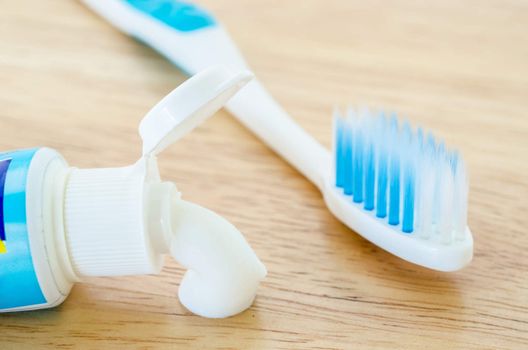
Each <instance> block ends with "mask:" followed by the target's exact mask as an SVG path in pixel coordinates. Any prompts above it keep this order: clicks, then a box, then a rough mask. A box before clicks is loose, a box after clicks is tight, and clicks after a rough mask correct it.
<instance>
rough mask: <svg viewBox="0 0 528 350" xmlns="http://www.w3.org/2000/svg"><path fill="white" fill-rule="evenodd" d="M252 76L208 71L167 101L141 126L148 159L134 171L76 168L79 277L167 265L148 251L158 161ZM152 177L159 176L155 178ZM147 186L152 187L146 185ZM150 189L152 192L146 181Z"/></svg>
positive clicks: (73, 206) (74, 243)
mask: <svg viewBox="0 0 528 350" xmlns="http://www.w3.org/2000/svg"><path fill="white" fill-rule="evenodd" d="M251 77H252V75H251V73H249V72H232V71H230V70H228V69H226V68H223V67H214V68H210V69H208V70H206V71H203V72H201V73H199V74H197V75H195V76H193V77H192V78H190V79H188V80H187V81H185V82H184V83H183V84H181V85H180V86H179V87H177V88H176V89H175V90H174V91H172V92H171V93H170V94H168V95H167V96H166V97H165V98H163V99H162V100H161V101H160V102H159V103H158V104H157V105H156V106H154V108H152V109H151V110H150V111H149V112H148V114H147V115H146V116H145V118H144V119H143V120H142V122H141V124H140V127H139V133H140V135H141V137H142V139H143V157H142V158H141V159H140V160H139V161H138V162H137V163H136V164H134V165H132V166H128V167H122V168H107V169H75V168H73V169H71V172H70V174H69V179H68V182H67V185H66V191H65V202H64V225H65V233H66V241H67V245H68V250H69V253H70V254H69V255H70V260H71V264H72V267H73V269H74V271H75V272H76V274H77V275H78V276H110V275H113V276H115V275H130V274H145V273H155V272H157V271H159V269H160V268H161V258H160V255H159V254H158V253H159V252H156V251H155V249H153V248H152V247H151V246H150V245H151V244H150V241H149V237H148V232H147V231H148V223H147V222H146V221H147V219H146V216H147V215H146V212H147V209H148V208H146V207H147V205H148V204H147V203H148V193H149V188H150V187H149V186H150V185H152V181H154V182H158V183H159V178H158V177H157V166H156V162H155V157H152V156H155V155H157V154H158V153H159V152H161V151H162V150H163V149H164V148H166V147H167V146H168V145H170V144H171V143H173V142H174V141H176V140H178V139H179V138H181V137H182V136H184V135H185V134H186V133H188V132H190V131H191V130H192V129H193V128H194V127H196V126H197V125H198V124H200V123H201V122H203V121H204V120H205V119H206V118H207V117H209V116H211V115H213V114H214V113H215V112H216V111H217V110H218V109H220V108H221V107H222V106H223V105H224V103H225V102H226V101H227V100H228V99H229V98H230V97H231V96H232V95H234V94H235V93H236V92H237V91H238V90H239V89H240V88H241V87H242V86H243V85H244V84H246V83H247V82H248V81H249V80H250V79H251ZM150 172H156V174H154V176H149V175H151V174H150ZM147 179H148V180H147ZM146 181H149V184H148V186H147V182H146Z"/></svg>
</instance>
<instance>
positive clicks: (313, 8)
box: [0, 0, 528, 349]
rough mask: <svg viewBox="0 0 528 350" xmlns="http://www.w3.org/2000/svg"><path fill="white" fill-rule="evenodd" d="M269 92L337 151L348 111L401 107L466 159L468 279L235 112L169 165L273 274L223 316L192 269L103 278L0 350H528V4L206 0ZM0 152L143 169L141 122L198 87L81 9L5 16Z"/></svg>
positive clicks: (186, 144)
mask: <svg viewBox="0 0 528 350" xmlns="http://www.w3.org/2000/svg"><path fill="white" fill-rule="evenodd" d="M201 3H202V4H203V5H205V6H207V7H208V8H209V9H210V10H212V12H214V13H215V14H216V15H217V16H218V17H219V18H220V20H221V21H222V22H223V23H224V24H225V25H226V27H227V28H228V29H229V31H230V32H231V34H232V36H233V37H234V39H235V41H236V42H237V43H238V44H239V47H240V48H241V50H242V51H243V52H244V54H245V55H246V57H247V59H248V61H249V62H251V65H252V67H253V68H254V70H255V71H256V73H257V74H258V75H259V76H260V78H261V79H262V80H263V82H264V83H265V84H266V85H267V86H268V87H269V90H270V91H271V92H272V93H273V95H275V96H276V97H277V99H278V100H279V101H280V102H281V103H282V104H283V105H284V106H285V108H286V109H287V110H288V111H290V112H291V113H292V115H293V116H295V119H296V120H297V121H298V122H299V123H300V124H301V125H302V126H303V127H305V128H306V129H307V130H308V131H309V132H310V133H311V134H313V135H314V136H315V137H316V138H317V139H318V140H319V141H321V142H322V143H323V144H325V145H329V142H330V133H331V130H330V124H331V110H332V108H333V106H334V105H336V104H338V105H344V104H352V105H361V104H368V105H371V106H383V107H385V108H387V109H390V110H394V111H397V112H399V113H400V114H401V115H404V116H407V117H408V118H409V119H410V120H411V122H413V123H414V124H420V125H422V126H424V127H426V128H430V129H433V130H434V131H435V133H436V134H438V135H440V136H442V137H444V138H445V139H446V141H447V143H448V144H450V145H453V146H456V147H458V148H460V149H461V151H462V153H463V154H464V156H465V158H466V160H467V163H468V165H469V170H470V173H471V193H470V207H469V222H470V226H471V228H472V230H473V233H474V238H475V257H474V261H473V263H472V264H471V265H470V266H469V267H467V268H466V269H464V270H462V271H460V272H457V273H451V274H444V273H437V272H433V271H428V270H425V269H422V268H419V267H416V266H414V265H411V264H409V263H406V262H404V261H401V260H399V259H397V258H395V257H393V256H391V255H389V254H388V253H385V252H384V251H382V250H380V249H378V248H377V247H375V246H373V245H372V244H370V243H368V242H367V241H365V240H363V239H362V238H360V237H359V236H358V235H356V234H354V232H351V231H350V230H349V229H347V228H346V227H345V226H344V225H343V224H341V223H340V222H339V221H337V220H336V219H335V218H334V217H333V216H332V215H331V214H330V213H329V212H328V211H327V209H326V208H325V206H324V203H323V201H322V200H321V196H320V194H319V193H318V192H317V190H316V188H314V187H313V186H312V185H311V184H310V183H308V181H306V180H305V179H304V178H303V177H301V176H300V175H299V174H298V173H297V172H296V171H295V170H293V169H292V168H291V167H290V166H289V165H288V164H286V163H285V162H284V161H283V160H281V159H280V158H278V157H277V156H276V155H275V154H273V153H272V152H271V151H270V150H269V149H267V148H266V147H265V146H264V145H263V144H262V143H261V142H259V141H258V140H257V139H256V138H255V137H254V136H253V135H252V134H250V133H249V132H248V131H247V130H246V129H244V128H243V127H242V126H241V125H240V124H239V123H238V122H236V121H235V120H234V119H233V118H231V117H230V116H229V115H228V114H227V113H225V112H223V111H221V112H219V113H218V114H217V116H215V117H214V118H213V119H211V120H210V121H209V122H207V123H206V124H205V125H203V126H200V127H199V128H198V129H197V130H196V131H195V132H193V133H192V134H191V135H189V136H188V137H186V138H185V139H183V140H182V141H181V142H179V143H178V144H177V145H175V146H173V147H171V148H170V149H168V150H167V151H166V152H165V153H164V154H163V156H162V159H161V167H162V174H163V176H164V177H165V178H166V179H169V180H172V181H175V182H176V183H177V184H178V186H179V188H180V190H181V191H182V192H183V194H184V197H185V198H187V199H189V200H193V201H196V202H198V203H201V204H202V205H205V206H207V207H209V208H211V209H213V210H215V211H217V212H219V213H221V214H222V215H224V216H225V217H227V218H228V219H229V220H231V221H232V222H233V223H234V224H235V225H237V226H238V227H239V228H240V229H241V230H242V231H243V232H244V233H245V235H246V237H247V239H248V240H249V242H250V243H251V245H252V246H253V247H254V249H255V250H256V252H257V254H258V255H259V256H260V257H261V259H262V260H263V261H264V263H265V264H266V265H267V267H268V269H269V276H268V277H267V279H266V280H265V281H264V283H263V284H262V286H261V288H260V290H259V294H258V298H257V300H256V302H255V304H254V306H253V307H252V308H251V309H250V310H248V311H247V312H245V313H243V314H241V315H238V316H235V317H232V318H229V319H225V320H209V319H204V318H200V317H197V316H193V315H192V314H190V313H189V312H188V311H186V310H185V309H184V308H183V307H182V305H181V304H180V303H179V302H178V299H177V297H176V293H177V287H178V283H179V280H180V278H181V276H182V273H183V270H182V269H181V268H180V267H179V266H177V264H175V263H174V262H173V261H168V262H167V267H166V268H165V269H164V271H163V274H162V275H161V276H139V277H126V278H91V279H87V280H86V283H84V284H79V285H77V286H76V287H75V288H74V289H73V292H72V294H71V296H70V297H69V299H68V300H67V301H66V302H65V303H64V304H63V305H62V306H61V307H58V308H56V309H53V310H47V311H39V312H31V313H19V314H10V315H0V348H1V349H41V348H65V349H70V348H87V349H90V348H92V349H98V348H103V349H114V348H116V349H117V348H143V349H149V348H189V349H195V348H196V349H200V348H217V349H352V348H354V349H356V348H370V349H387V348H401V349H424V348H428V349H455V348H456V349H526V348H528V279H527V271H528V254H527V251H528V235H527V230H526V227H527V226H528V219H527V214H526V212H527V210H528V201H527V198H528V176H527V174H528V156H527V154H528V114H527V111H528V5H527V3H526V2H523V1H474V0H471V1H463V2H461V1H455V0H447V1H432V2H420V1H411V0H409V1H394V2H393V1H390V2H389V1H386V2H384V1H369V2H364V1H355V0H354V1H337V0H335V1H334V0H303V1H301V0H297V1H278V0H268V1H256V0H255V1H244V2H242V1H235V0H204V1H201ZM0 5H1V7H2V10H1V11H0V133H1V135H2V137H1V138H0V149H15V148H24V147H30V146H38V145H46V146H49V147H53V148H56V149H57V150H59V151H60V152H62V153H63V154H64V156H65V157H66V158H67V159H68V160H69V161H70V163H71V164H72V165H75V166H79V167H103V166H117V165H125V164H129V163H131V162H133V161H135V160H136V158H138V155H139V153H140V143H139V137H138V135H137V132H136V127H137V124H138V122H139V120H140V119H141V117H142V116H143V114H144V113H145V112H146V111H147V110H148V109H149V107H150V106H152V105H153V104H154V103H155V102H157V100H158V99H160V98H161V97H162V96H164V94H166V93H167V92H168V91H170V90H171V89H173V88H174V87H175V86H176V85H178V84H179V83H180V82H182V81H183V80H184V76H183V75H182V74H181V73H179V72H178V71H177V70H176V69H174V67H172V66H171V65H170V64H169V63H167V62H166V61H165V60H163V59H162V58H161V57H159V56H158V55H157V54H156V53H154V52H153V51H151V50H150V49H148V48H147V47H145V46H142V45H141V44H138V43H137V42H135V41H133V40H131V39H130V38H128V37H126V36H124V35H122V34H119V33H118V32H116V31H115V30H114V29H113V28H111V27H110V26H109V25H107V24H106V23H105V22H104V21H102V20H101V19H99V18H98V17H97V16H95V15H93V14H92V13H90V12H89V11H87V10H86V9H85V8H84V7H83V6H82V5H81V4H80V3H78V2H71V1H59V0H41V1H36V0H34V1H27V0H22V1H2V2H1V3H0Z"/></svg>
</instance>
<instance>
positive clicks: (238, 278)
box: [170, 199, 266, 318]
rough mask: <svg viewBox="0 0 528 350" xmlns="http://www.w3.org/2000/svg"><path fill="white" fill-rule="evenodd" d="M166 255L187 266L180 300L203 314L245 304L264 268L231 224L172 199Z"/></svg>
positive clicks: (225, 314)
mask: <svg viewBox="0 0 528 350" xmlns="http://www.w3.org/2000/svg"><path fill="white" fill-rule="evenodd" d="M172 229H173V231H174V233H175V235H174V239H173V241H172V244H171V248H170V250H171V254H172V256H173V257H174V259H176V261H178V262H179V263H181V264H182V265H183V266H185V267H186V268H188V269H189V270H188V271H187V272H186V274H185V276H184V278H183V280H182V281H181V284H180V290H179V297H180V301H181V303H182V304H183V305H184V306H185V307H186V308H187V309H189V310H190V311H192V312H193V313H195V314H198V315H200V316H204V317H211V318H222V317H228V316H231V315H235V314H238V313H239V312H241V311H243V310H245V309H247V308H248V307H249V306H250V305H251V304H252V303H253V300H254V299H255V294H256V292H257V287H258V285H259V283H260V281H261V280H262V279H263V278H264V276H266V268H265V267H264V265H263V264H262V263H261V262H260V260H259V259H258V257H257V256H256V255H255V253H254V252H253V250H252V249H251V247H250V246H249V245H248V243H247V242H246V241H245V239H244V237H243V236H242V234H241V233H240V232H239V231H238V230H237V228H236V227H235V226H233V225H232V224H231V223H229V222H228V221H227V220H226V219H224V218H222V217H221V216H219V215H218V214H216V213H214V212H212V211H210V210H208V209H205V208H203V207H201V206H199V205H196V204H193V203H189V202H186V201H183V200H181V199H174V200H173V206H172Z"/></svg>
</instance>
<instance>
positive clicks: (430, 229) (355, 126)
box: [334, 109, 468, 244]
mask: <svg viewBox="0 0 528 350" xmlns="http://www.w3.org/2000/svg"><path fill="white" fill-rule="evenodd" d="M334 125H335V126H334V147H335V153H334V154H335V185H336V186H337V187H338V188H340V189H341V190H342V191H343V193H344V195H346V196H349V197H350V200H351V202H353V203H355V204H356V205H361V206H362V208H363V209H364V210H365V211H368V212H371V213H372V215H375V216H376V217H377V218H378V219H379V220H383V221H385V222H386V223H388V224H389V225H391V226H393V227H394V228H395V229H398V230H400V231H401V232H403V233H405V234H413V235H417V236H418V237H421V238H425V239H429V238H434V237H436V238H437V239H438V240H439V241H441V242H443V243H445V244H449V243H451V242H452V241H453V240H456V239H462V238H463V237H464V231H465V229H466V220H467V194H468V183H467V178H466V171H465V166H464V161H463V160H462V158H461V156H460V154H459V153H458V152H457V151H454V150H448V149H446V147H445V146H444V143H443V141H438V140H436V139H435V137H434V136H433V135H432V134H430V133H429V134H428V135H427V136H424V133H423V131H422V129H421V128H418V129H417V130H413V129H412V128H411V126H410V125H409V123H408V122H406V121H405V122H403V123H400V122H398V119H397V117H396V115H395V114H390V115H387V114H386V113H384V112H376V113H373V112H370V111H368V110H366V109H365V110H362V111H359V112H357V111H354V110H352V109H348V110H347V112H346V115H343V114H342V113H340V112H339V111H336V112H335V123H334Z"/></svg>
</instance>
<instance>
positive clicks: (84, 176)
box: [64, 167, 161, 276]
mask: <svg viewBox="0 0 528 350" xmlns="http://www.w3.org/2000/svg"><path fill="white" fill-rule="evenodd" d="M144 195H145V184H144V180H143V176H142V174H141V173H137V172H134V168H133V167H125V168H107V169H73V170H72V172H71V173H70V176H69V179H68V182H67V186H66V193H65V197H66V198H65V202H64V225H65V233H66V241H67V246H68V249H69V254H70V259H71V261H72V264H73V268H74V270H75V272H76V273H77V274H78V275H79V276H123V275H135V274H149V273H158V272H159V271H160V269H161V256H160V255H159V254H156V253H154V251H153V249H152V248H151V247H150V242H149V239H148V237H147V229H146V224H145V220H146V219H145V217H146V214H145V208H144V202H145V201H144Z"/></svg>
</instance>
